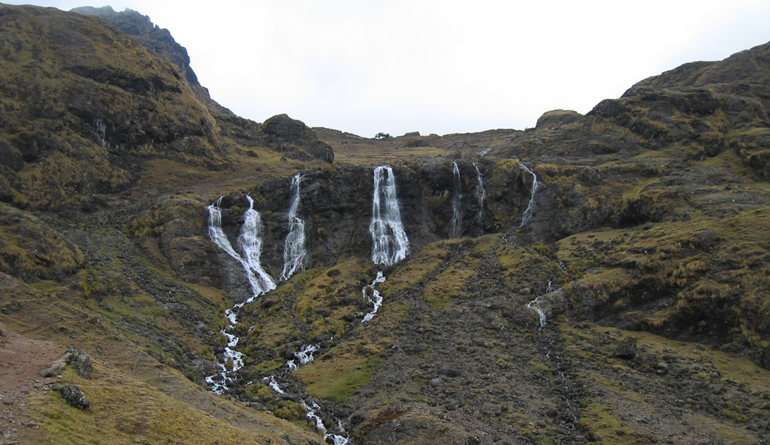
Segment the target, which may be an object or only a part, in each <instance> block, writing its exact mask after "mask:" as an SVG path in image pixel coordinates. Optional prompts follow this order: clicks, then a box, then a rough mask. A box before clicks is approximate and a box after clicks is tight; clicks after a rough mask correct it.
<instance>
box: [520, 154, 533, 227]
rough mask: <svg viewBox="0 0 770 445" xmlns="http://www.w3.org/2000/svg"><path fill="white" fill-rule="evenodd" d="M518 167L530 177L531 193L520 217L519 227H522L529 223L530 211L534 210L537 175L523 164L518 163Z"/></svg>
mask: <svg viewBox="0 0 770 445" xmlns="http://www.w3.org/2000/svg"><path fill="white" fill-rule="evenodd" d="M519 167H520V168H521V169H522V170H524V171H525V172H527V173H529V174H530V175H532V193H531V195H530V197H529V204H527V209H526V210H524V215H523V216H522V217H521V225H522V226H524V224H526V223H527V221H529V218H531V217H532V211H533V210H534V209H535V194H536V193H537V175H536V174H535V172H534V171H532V170H530V169H529V167H527V166H526V165H524V164H523V163H521V162H520V163H519Z"/></svg>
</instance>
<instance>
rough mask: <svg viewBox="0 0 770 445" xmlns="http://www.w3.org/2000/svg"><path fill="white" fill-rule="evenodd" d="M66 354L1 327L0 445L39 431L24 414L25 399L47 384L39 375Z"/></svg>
mask: <svg viewBox="0 0 770 445" xmlns="http://www.w3.org/2000/svg"><path fill="white" fill-rule="evenodd" d="M66 350H67V349H66V348H64V347H62V346H59V345H56V344H54V343H52V342H49V341H41V340H32V339H29V338H27V337H24V336H21V335H18V334H16V333H14V332H11V331H9V330H7V329H6V328H5V326H4V325H3V324H2V323H0V445H10V444H17V443H21V441H20V440H21V439H22V438H23V437H24V433H25V431H26V430H28V429H36V428H38V427H39V425H37V424H35V423H34V422H33V421H32V420H31V419H30V417H29V416H28V415H27V414H26V412H25V410H26V407H27V396H28V394H29V391H30V390H31V389H33V388H36V387H42V386H43V385H42V382H43V381H44V380H47V379H43V378H41V377H40V376H39V374H40V371H42V370H44V369H45V368H46V367H47V366H48V365H49V364H50V363H51V362H53V361H54V360H56V359H58V358H59V357H61V356H62V354H64V352H65V351H66Z"/></svg>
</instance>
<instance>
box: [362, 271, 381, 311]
mask: <svg viewBox="0 0 770 445" xmlns="http://www.w3.org/2000/svg"><path fill="white" fill-rule="evenodd" d="M384 281H385V275H383V274H382V271H377V276H376V277H375V278H374V280H373V281H372V284H370V285H368V286H366V287H364V288H363V290H362V291H361V293H362V294H363V295H364V300H368V301H369V303H372V305H374V309H372V311H371V312H369V313H368V314H366V315H364V319H363V320H362V322H363V323H366V322H368V321H371V320H372V318H374V316H375V315H376V314H377V311H378V310H379V309H380V306H382V295H380V291H378V290H377V289H375V288H374V287H375V286H376V285H378V284H380V283H382V282H384ZM370 294H371V295H370Z"/></svg>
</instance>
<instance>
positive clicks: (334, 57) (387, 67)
mask: <svg viewBox="0 0 770 445" xmlns="http://www.w3.org/2000/svg"><path fill="white" fill-rule="evenodd" d="M1 1H3V2H5V3H11V4H29V3H32V4H36V5H40V6H54V7H57V8H59V9H62V10H69V9H72V8H74V7H78V6H105V5H110V6H112V7H113V8H114V9H115V10H117V11H121V10H123V9H124V8H131V9H133V10H136V11H138V12H140V13H142V14H144V15H148V16H150V19H151V20H152V21H153V22H154V23H155V24H156V25H158V26H160V27H161V28H167V29H169V31H171V34H172V36H173V37H174V39H175V40H176V41H177V42H179V43H180V44H181V45H182V46H184V47H185V48H187V51H188V53H189V54H190V59H191V65H192V67H193V69H194V70H195V72H196V74H197V75H198V79H199V80H200V82H201V84H202V85H203V86H205V87H207V88H208V89H209V91H210V92H211V96H212V97H213V98H214V99H215V100H216V101H217V102H219V103H220V104H222V105H223V106H225V107H228V108H230V109H231V110H232V111H233V112H235V113H236V114H238V115H240V116H243V117H246V118H249V119H253V120H255V121H258V122H263V121H264V120H265V119H267V118H269V117H270V116H273V115H275V114H280V113H287V114H288V115H289V116H291V117H293V118H295V119H300V120H302V121H303V122H305V123H306V124H307V125H309V126H322V127H328V128H334V129H337V130H342V131H348V132H351V133H355V134H358V135H361V136H366V137H373V136H374V135H375V134H376V133H378V132H386V133H390V134H392V135H394V136H396V135H401V134H404V133H405V132H408V131H419V132H421V133H422V134H429V133H437V134H447V133H464V132H475V131H483V130H488V129H494V128H516V129H524V128H526V127H533V126H534V125H535V122H536V121H537V118H538V117H540V115H542V114H543V113H544V112H546V111H548V110H552V109H558V108H561V109H571V110H576V111H578V112H580V113H586V112H588V111H590V110H591V108H593V106H594V105H596V104H597V103H598V102H599V101H601V100H602V99H606V98H616V97H619V96H620V95H621V94H623V92H624V91H625V90H626V89H627V88H629V87H630V86H631V85H633V84H634V83H636V82H638V81H640V80H642V79H644V78H646V77H649V76H653V75H656V74H659V73H661V72H663V71H665V70H669V69H672V68H675V67H677V66H679V65H681V64H682V63H685V62H691V61H696V60H721V59H724V58H726V57H728V56H729V55H731V54H733V53H735V52H738V51H741V50H744V49H749V48H751V47H753V46H756V45H760V44H763V43H767V42H768V41H770V27H768V23H770V2H768V1H767V0H729V1H727V0H647V1H634V2H631V1H622V0H607V1H601V0H588V1H575V0H551V1H544V0H540V1H533V0H528V1H514V0H494V1H488V0H474V1H473V2H471V1H468V0H466V1H464V2H460V1H456V0H442V1H438V0H436V1H427V0H379V1H375V0H326V1H322V0H218V1H217V2H212V1H209V2H202V1H198V0H112V1H110V0H106V1H105V0H93V1H91V2H90V3H88V0H75V1H71V0H59V1H55V0H54V1H32V2H30V1H8V0H1ZM728 3H729V5H728ZM214 4H215V5H216V6H212V5H214Z"/></svg>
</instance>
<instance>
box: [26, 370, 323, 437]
mask: <svg viewBox="0 0 770 445" xmlns="http://www.w3.org/2000/svg"><path fill="white" fill-rule="evenodd" d="M160 374H161V376H163V377H165V378H168V376H164V374H167V372H164V371H163V370H161V371H160ZM58 383H71V384H74V385H77V386H78V387H80V388H81V389H82V390H83V392H84V393H85V394H86V396H87V397H88V399H89V401H90V402H91V407H90V408H88V409H86V410H84V411H79V410H73V409H72V408H71V407H69V406H68V405H67V404H66V402H65V401H64V400H62V398H61V397H60V396H59V394H58V393H56V392H53V391H46V392H36V393H35V395H34V397H33V398H32V400H31V403H32V405H33V407H34V408H35V411H36V413H37V414H36V419H35V420H36V421H37V422H38V424H40V425H42V428H40V430H38V431H37V432H36V433H35V435H36V436H37V437H36V441H37V442H38V443H98V442H101V441H102V440H103V438H104V435H105V434H109V435H110V441H111V442H112V443H118V444H122V443H126V444H128V443H136V441H137V440H146V441H149V442H153V441H159V440H165V438H167V437H175V440H184V441H194V442H196V443H211V444H213V443H219V444H228V443H231V444H236V443H243V442H244V441H247V442H256V443H267V442H269V441H277V440H278V437H279V436H283V435H285V434H287V433H288V434H290V435H292V436H294V437H295V439H296V440H310V439H312V438H313V437H314V436H313V435H312V434H310V433H308V432H303V431H301V430H300V429H299V428H296V427H293V426H292V425H290V424H287V423H286V422H281V421H280V420H279V419H276V418H275V417H273V416H269V415H264V414H259V413H247V412H246V411H245V410H244V409H243V408H242V407H240V406H237V405H232V406H226V405H228V404H227V403H226V402H222V401H218V400H216V399H215V398H214V397H211V396H209V395H207V394H199V395H198V397H199V398H201V399H202V400H201V402H202V401H203V399H207V398H208V399H210V400H207V402H208V403H209V404H210V405H219V406H218V408H219V409H229V410H231V412H232V413H233V414H235V415H234V416H233V417H232V419H233V420H235V419H237V421H238V422H244V421H245V420H246V418H247V416H256V420H255V421H251V422H249V423H251V424H250V425H249V424H248V423H246V424H241V425H234V424H233V423H230V422H228V421H225V420H223V419H221V418H219V417H218V416H217V417H213V416H211V414H209V412H211V408H209V409H208V410H201V409H199V408H197V407H195V406H193V405H191V404H190V403H185V401H182V400H178V399H176V398H174V397H172V396H169V395H167V394H166V393H165V392H164V391H161V390H159V389H158V388H157V387H156V386H155V384H154V383H155V382H153V381H152V380H149V381H142V380H137V379H135V378H134V377H133V376H132V375H131V374H124V373H123V372H121V371H120V368H116V367H115V366H114V365H113V364H102V363H100V362H99V361H97V362H96V363H95V364H94V369H93V374H92V376H91V377H90V378H83V377H80V376H78V375H77V374H76V373H75V372H74V371H71V370H67V371H66V372H65V374H64V379H62V380H61V381H60V382H58ZM189 390H192V391H200V389H196V388H190V389H188V391H189ZM207 411H209V412H207Z"/></svg>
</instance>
